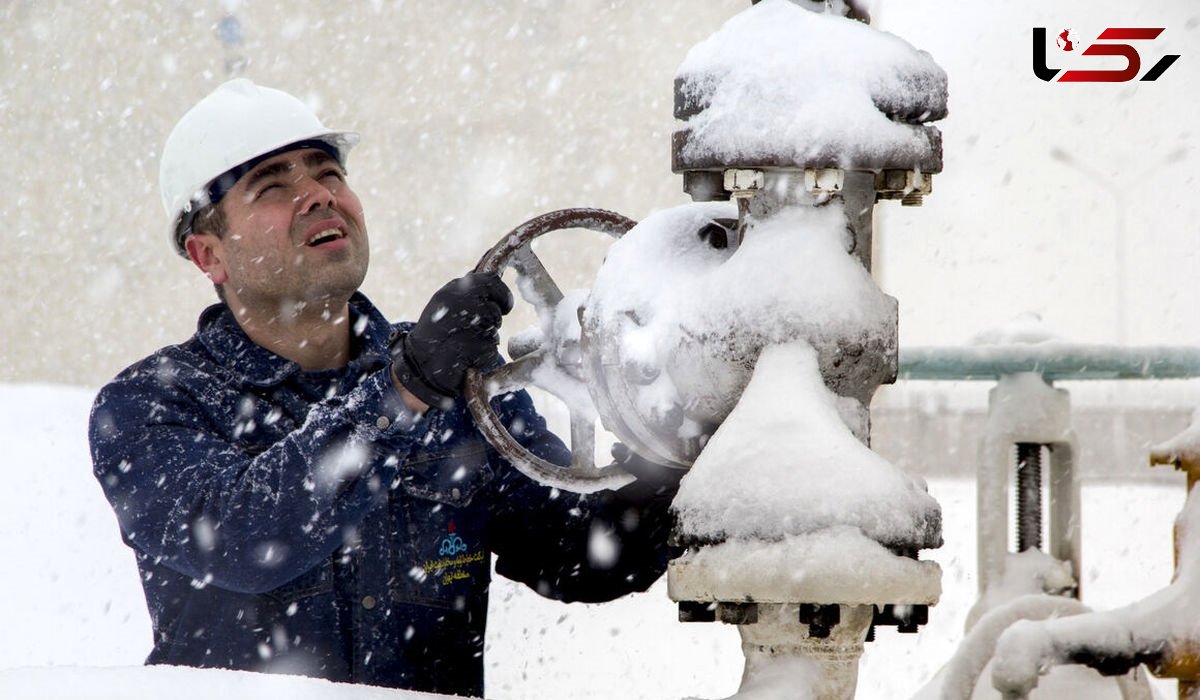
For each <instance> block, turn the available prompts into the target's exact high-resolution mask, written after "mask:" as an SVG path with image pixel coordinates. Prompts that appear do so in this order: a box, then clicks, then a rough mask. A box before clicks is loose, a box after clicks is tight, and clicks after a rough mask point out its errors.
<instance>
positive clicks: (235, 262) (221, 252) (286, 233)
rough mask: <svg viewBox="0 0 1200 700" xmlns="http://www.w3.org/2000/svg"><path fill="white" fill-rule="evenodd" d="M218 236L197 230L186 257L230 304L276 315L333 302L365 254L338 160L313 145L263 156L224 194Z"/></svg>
mask: <svg viewBox="0 0 1200 700" xmlns="http://www.w3.org/2000/svg"><path fill="white" fill-rule="evenodd" d="M220 206H221V207H223V210H224V214H225V220H226V222H227V230H226V232H225V234H224V235H223V236H216V235H215V234H213V233H210V232H205V231H197V232H196V233H195V234H194V235H192V236H191V237H190V238H189V239H188V252H189V254H190V255H191V256H192V260H193V261H194V262H196V264H197V265H198V266H199V267H200V268H201V269H202V270H204V272H205V273H206V274H207V275H208V276H209V277H210V278H211V279H212V281H213V282H214V283H216V284H220V285H223V286H224V290H225V295H226V298H227V299H228V300H230V302H231V303H233V302H235V301H236V302H239V303H240V304H241V305H244V306H247V307H250V308H255V309H260V310H261V309H263V308H266V309H267V310H268V311H269V310H270V307H271V306H272V305H274V306H275V307H277V308H278V309H279V310H280V311H281V312H282V313H283V315H285V316H286V315H288V312H289V311H290V312H295V311H301V310H303V309H304V308H305V307H308V306H310V305H314V304H316V305H321V306H325V305H328V304H333V305H340V304H341V303H343V302H344V301H345V300H346V299H348V298H349V297H350V295H351V294H352V293H353V292H354V291H355V290H356V289H358V287H359V285H361V284H362V281H363V278H364V277H365V276H366V273H367V262H368V257H369V252H368V245H367V230H366V225H365V224H364V222H363V211H362V204H361V203H360V202H359V201H358V196H357V195H355V194H354V191H353V190H351V189H350V186H349V184H347V182H346V174H345V172H344V171H343V170H342V167H341V166H340V165H339V164H338V162H337V161H336V160H335V159H333V158H331V157H330V156H329V154H327V153H325V152H324V151H322V150H320V149H315V148H310V149H303V150H296V151H288V152H286V153H282V154H280V155H278V156H275V157H274V158H271V159H268V160H265V161H263V162H262V163H260V164H258V166H256V167H255V168H254V169H253V170H251V171H250V172H248V173H246V174H245V175H243V176H242V177H241V179H239V180H238V181H237V183H236V184H235V185H234V186H233V187H232V188H231V189H230V190H229V191H228V192H227V193H226V194H225V196H224V198H223V199H222V200H221V203H220Z"/></svg>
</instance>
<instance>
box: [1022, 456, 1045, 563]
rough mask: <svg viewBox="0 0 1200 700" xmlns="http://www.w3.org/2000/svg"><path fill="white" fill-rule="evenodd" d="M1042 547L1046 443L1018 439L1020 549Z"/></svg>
mask: <svg viewBox="0 0 1200 700" xmlns="http://www.w3.org/2000/svg"><path fill="white" fill-rule="evenodd" d="M1041 548H1042V446H1041V445H1040V444H1038V443H1036V442H1018V443H1017V551H1018V552H1024V551H1025V550H1027V549H1041Z"/></svg>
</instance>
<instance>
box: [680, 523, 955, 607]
mask: <svg viewBox="0 0 1200 700" xmlns="http://www.w3.org/2000/svg"><path fill="white" fill-rule="evenodd" d="M672 566H686V567H687V568H688V569H690V570H691V572H692V575H691V577H689V578H688V579H687V580H688V582H690V583H696V582H703V584H706V585H704V589H703V590H699V589H691V590H686V589H685V585H684V584H683V583H682V580H683V578H682V577H681V578H680V579H679V580H673V581H672V582H671V584H670V586H669V591H670V593H671V596H672V598H673V599H678V600H740V599H742V598H744V597H749V598H753V599H754V600H755V601H756V602H768V603H790V602H794V601H797V600H805V601H838V602H839V603H843V604H847V605H851V604H863V605H871V604H875V603H879V602H880V601H886V602H889V603H900V602H907V603H913V604H915V603H924V604H933V603H936V602H937V599H938V596H939V595H940V593H941V577H942V570H941V568H940V567H939V566H938V565H937V563H936V562H932V561H917V560H916V559H910V558H908V557H898V556H896V555H895V554H893V553H892V552H890V551H888V550H887V549H885V548H884V547H883V546H882V545H880V544H879V543H878V542H876V541H875V540H872V539H870V538H868V537H866V536H864V535H863V534H862V532H861V531H860V530H858V529H857V528H855V527H850V526H846V525H842V526H831V527H826V528H823V529H822V530H820V531H818V532H813V533H809V534H803V535H787V536H784V537H783V538H782V539H780V540H778V541H764V540H752V541H726V542H721V543H719V544H715V545H710V546H707V547H700V548H697V549H692V550H689V551H688V552H687V553H686V554H684V555H683V556H682V557H680V558H679V559H678V560H676V561H675V562H672Z"/></svg>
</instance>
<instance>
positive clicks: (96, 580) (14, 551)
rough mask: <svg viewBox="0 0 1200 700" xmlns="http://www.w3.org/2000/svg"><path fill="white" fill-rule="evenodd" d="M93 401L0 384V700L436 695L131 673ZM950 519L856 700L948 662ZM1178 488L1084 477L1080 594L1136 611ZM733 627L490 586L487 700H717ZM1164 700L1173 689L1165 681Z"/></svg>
mask: <svg viewBox="0 0 1200 700" xmlns="http://www.w3.org/2000/svg"><path fill="white" fill-rule="evenodd" d="M92 393H93V392H92V391H91V390H85V389H81V388H75V387H64V386H48V385H3V384H0V463H2V464H3V465H4V466H3V468H4V470H5V472H4V473H5V477H6V478H5V488H3V489H0V543H2V551H3V552H4V564H3V574H2V576H0V584H2V590H3V596H0V697H3V698H6V699H8V700H16V699H18V698H21V699H25V698H30V699H32V698H39V699H40V698H45V697H63V698H118V697H119V698H143V697H144V698H151V697H174V698H192V697H196V698H201V697H203V698H205V700H209V699H210V698H212V697H214V696H222V695H224V696H230V697H248V696H263V697H283V696H287V697H312V698H318V697H319V698H338V699H340V700H365V699H367V698H372V699H374V698H417V697H428V696H420V695H417V694H412V693H403V692H398V691H382V690H378V689H367V688H354V687H346V686H335V685H333V684H329V683H325V682H323V681H316V680H309V679H297V678H280V677H256V676H254V675H253V674H239V673H232V672H223V671H199V670H194V669H165V668H138V665H139V664H140V663H141V661H142V659H143V658H144V656H145V654H146V652H147V650H148V648H149V643H150V631H149V622H148V619H147V615H146V611H145V608H144V605H143V601H142V594H141V590H140V587H139V585H138V579H137V574H136V569H135V566H134V562H133V557H132V555H131V554H130V552H129V550H128V549H126V548H125V546H124V545H123V544H122V543H121V541H120V538H119V536H118V534H117V526H116V521H115V518H114V517H113V515H112V513H111V511H110V510H109V508H108V505H107V503H106V502H105V501H104V498H103V496H102V495H101V492H100V489H99V487H98V485H97V484H96V483H95V481H94V479H93V478H92V475H91V466H90V460H89V458H88V453H87V440H86V422H87V413H88V408H89V406H90V403H91V399H92ZM930 490H931V492H932V493H933V495H934V496H935V497H936V498H937V499H938V500H939V501H940V502H941V504H942V508H943V511H944V514H945V538H946V544H945V546H944V547H943V548H942V549H941V550H938V551H936V552H933V553H931V554H930V555H929V558H931V559H934V560H936V561H938V562H939V563H940V564H941V566H942V568H943V570H944V578H943V588H944V591H945V592H944V594H943V597H942V602H941V604H940V605H938V606H937V607H935V608H933V609H932V610H931V611H930V624H929V625H928V626H927V627H925V628H923V629H922V631H921V633H920V634H918V635H900V634H898V633H896V632H895V630H894V629H891V628H889V629H884V630H881V631H880V632H879V634H878V639H877V641H875V642H874V643H873V644H871V645H869V646H868V650H867V653H866V655H865V656H864V657H863V661H862V667H861V673H860V682H859V694H858V697H860V698H864V699H873V698H878V699H881V700H882V699H884V698H887V699H892V698H904V697H908V696H910V695H911V694H912V693H913V692H915V691H916V690H917V689H918V688H919V687H920V686H921V685H922V684H923V683H924V682H925V681H926V680H928V678H929V677H930V676H931V675H932V674H933V673H934V672H935V671H936V670H937V669H938V668H939V667H940V666H941V664H942V663H944V662H945V660H946V659H948V658H949V656H950V654H951V653H952V651H953V650H954V648H955V646H956V644H957V643H958V641H959V640H961V638H962V625H963V621H964V619H965V617H966V615H967V611H968V610H969V609H970V607H971V604H972V603H973V602H974V600H975V557H974V550H975V542H974V537H975V530H974V507H975V506H974V503H975V497H974V496H975V494H974V487H973V485H972V484H971V483H970V482H966V481H953V480H942V481H933V482H931V484H930ZM1183 500H1184V489H1183V486H1182V480H1181V481H1180V484H1179V485H1178V486H1164V485H1161V484H1147V483H1138V482H1136V481H1129V482H1121V483H1087V484H1085V486H1084V492H1083V518H1084V529H1083V539H1084V555H1083V562H1084V564H1083V572H1082V581H1081V584H1082V586H1083V591H1084V602H1086V603H1087V604H1088V605H1090V606H1092V607H1093V608H1096V609H1109V608H1113V607H1117V606H1119V605H1123V604H1126V603H1129V602H1131V601H1133V600H1136V599H1138V598H1140V597H1142V596H1144V595H1145V594H1147V593H1149V592H1151V591H1153V590H1156V589H1158V588H1160V587H1162V586H1164V585H1166V583H1167V582H1168V581H1169V580H1170V576H1171V568H1172V564H1171V557H1172V555H1171V527H1172V523H1173V520H1174V517H1175V515H1176V513H1177V512H1178V511H1179V509H1180V507H1181V506H1182V504H1183ZM738 644H739V643H738V635H737V632H736V630H735V629H734V628H732V627H727V626H722V625H719V624H690V625H684V624H680V623H678V622H676V621H675V606H674V604H673V603H671V602H670V601H669V600H668V599H667V597H666V592H665V585H664V584H663V583H661V582H660V583H659V584H658V585H656V586H655V587H653V588H652V589H651V590H650V591H649V592H647V593H645V594H642V595H638V596H631V597H629V598H627V599H624V600H621V601H617V602H615V603H610V604H606V605H563V604H560V603H555V602H552V601H547V600H543V599H540V598H538V597H537V596H536V595H534V594H532V593H531V592H529V591H527V590H525V589H523V588H521V587H518V586H516V585H513V584H511V583H509V582H507V581H505V580H503V579H497V581H496V583H495V585H494V586H493V592H492V610H491V626H490V629H489V633H488V652H487V653H488V657H487V658H488V662H487V663H488V676H487V687H488V696H489V697H491V698H495V699H497V700H519V699H524V698H564V697H570V698H574V699H585V698H595V699H601V698H605V699H608V698H617V697H620V698H628V699H634V698H655V699H657V700H667V699H670V698H681V697H688V696H691V697H699V698H720V697H724V696H727V695H729V694H730V693H732V692H733V691H734V690H735V689H736V688H737V685H738V682H739V675H740V672H741V654H740V652H739V651H738ZM1156 688H1157V690H1158V692H1159V693H1160V694H1162V695H1163V696H1164V697H1170V696H1173V695H1174V688H1173V683H1169V682H1157V681H1156Z"/></svg>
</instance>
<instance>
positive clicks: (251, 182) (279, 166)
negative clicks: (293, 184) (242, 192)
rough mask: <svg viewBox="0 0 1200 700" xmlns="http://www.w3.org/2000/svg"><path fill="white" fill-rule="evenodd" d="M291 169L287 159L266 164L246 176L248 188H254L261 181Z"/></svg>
mask: <svg viewBox="0 0 1200 700" xmlns="http://www.w3.org/2000/svg"><path fill="white" fill-rule="evenodd" d="M291 169H292V168H291V166H290V165H289V164H288V163H287V162H286V161H279V162H277V163H272V164H270V165H265V166H263V167H261V168H259V169H257V170H255V171H254V172H252V173H250V174H249V175H248V176H246V189H247V190H252V189H254V186H255V185H257V184H258V183H259V182H262V181H263V180H266V179H268V178H272V177H275V176H276V175H282V174H284V173H286V172H287V171H289V170H291Z"/></svg>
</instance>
